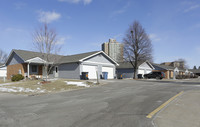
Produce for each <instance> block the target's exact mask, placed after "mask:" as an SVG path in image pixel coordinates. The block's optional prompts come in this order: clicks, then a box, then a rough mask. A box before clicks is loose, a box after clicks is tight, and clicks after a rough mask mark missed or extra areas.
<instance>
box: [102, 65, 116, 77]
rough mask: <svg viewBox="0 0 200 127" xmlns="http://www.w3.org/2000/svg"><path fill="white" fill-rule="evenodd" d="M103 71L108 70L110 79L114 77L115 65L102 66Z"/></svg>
mask: <svg viewBox="0 0 200 127" xmlns="http://www.w3.org/2000/svg"><path fill="white" fill-rule="evenodd" d="M102 72H108V79H114V68H113V67H102Z"/></svg>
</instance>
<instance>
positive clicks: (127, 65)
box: [117, 61, 154, 69]
mask: <svg viewBox="0 0 200 127" xmlns="http://www.w3.org/2000/svg"><path fill="white" fill-rule="evenodd" d="M144 63H147V65H148V66H149V67H150V68H152V69H154V67H153V66H152V65H151V63H149V62H148V61H140V62H138V65H139V66H141V65H142V64H144ZM117 68H118V69H127V68H133V65H132V64H131V63H130V62H120V63H119V66H118V67H117Z"/></svg>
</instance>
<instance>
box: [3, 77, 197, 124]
mask: <svg viewBox="0 0 200 127" xmlns="http://www.w3.org/2000/svg"><path fill="white" fill-rule="evenodd" d="M103 82H104V83H106V84H107V85H103V86H97V87H93V88H88V89H82V90H75V91H70V92H63V93H57V94H49V95H40V96H21V95H10V94H0V126H1V127H153V124H152V119H148V118H146V116H147V115H148V114H149V113H150V112H151V111H153V110H154V109H155V108H157V107H158V106H159V105H161V104H162V103H164V102H165V101H167V100H168V99H169V98H171V97H172V96H174V95H176V94H177V93H179V92H180V91H188V90H197V89H200V87H199V84H198V83H195V82H189V81H188V82H165V81H135V80H108V81H103Z"/></svg>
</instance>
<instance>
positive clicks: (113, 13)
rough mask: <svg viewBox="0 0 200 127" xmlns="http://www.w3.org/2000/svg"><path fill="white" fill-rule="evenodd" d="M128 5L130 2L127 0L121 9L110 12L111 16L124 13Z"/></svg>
mask: <svg viewBox="0 0 200 127" xmlns="http://www.w3.org/2000/svg"><path fill="white" fill-rule="evenodd" d="M129 6H130V2H127V4H126V5H124V6H123V7H122V8H121V9H119V10H115V11H113V12H112V14H111V18H113V17H115V16H117V15H120V14H123V13H125V12H126V10H127V8H128V7H129Z"/></svg>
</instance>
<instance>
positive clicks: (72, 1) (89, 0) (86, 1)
mask: <svg viewBox="0 0 200 127" xmlns="http://www.w3.org/2000/svg"><path fill="white" fill-rule="evenodd" d="M58 1H60V2H68V3H74V4H78V3H80V2H83V3H84V5H87V4H90V3H91V2H92V0H58Z"/></svg>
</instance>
